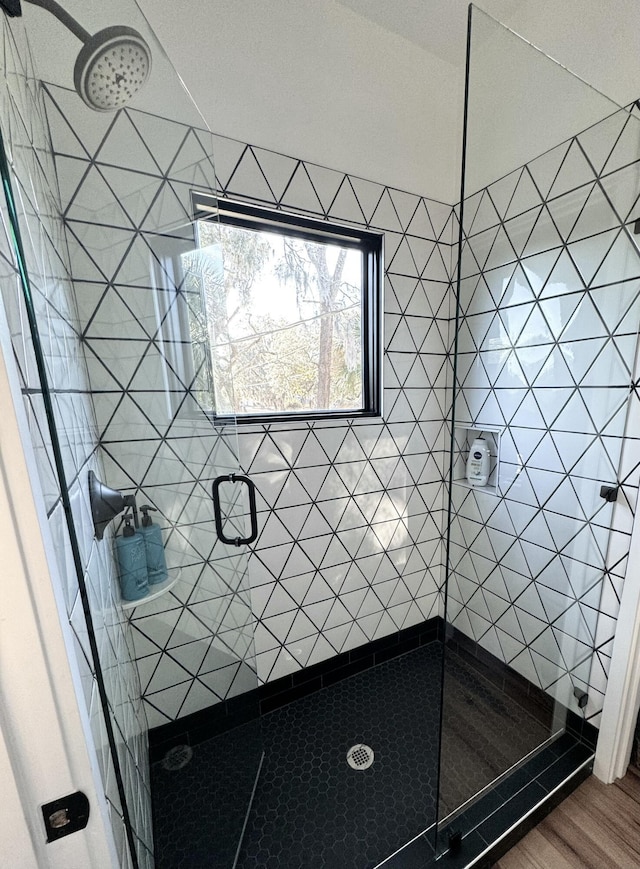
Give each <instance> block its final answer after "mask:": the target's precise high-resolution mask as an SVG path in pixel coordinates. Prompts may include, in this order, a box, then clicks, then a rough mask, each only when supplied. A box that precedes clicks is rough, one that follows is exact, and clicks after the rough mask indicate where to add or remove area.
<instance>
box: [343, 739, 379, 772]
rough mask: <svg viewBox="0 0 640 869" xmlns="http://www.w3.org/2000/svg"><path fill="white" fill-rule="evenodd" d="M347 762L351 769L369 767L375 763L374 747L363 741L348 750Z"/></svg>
mask: <svg viewBox="0 0 640 869" xmlns="http://www.w3.org/2000/svg"><path fill="white" fill-rule="evenodd" d="M347 763H348V764H349V766H350V767H351V769H369V767H370V766H371V764H372V763H373V749H372V748H369V746H368V745H363V744H362V743H360V744H358V745H354V746H352V747H351V748H350V749H349V751H348V752H347Z"/></svg>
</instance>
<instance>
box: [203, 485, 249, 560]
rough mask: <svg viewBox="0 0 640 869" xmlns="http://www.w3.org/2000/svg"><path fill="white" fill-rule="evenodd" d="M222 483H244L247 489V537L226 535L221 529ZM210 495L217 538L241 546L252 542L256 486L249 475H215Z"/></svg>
mask: <svg viewBox="0 0 640 869" xmlns="http://www.w3.org/2000/svg"><path fill="white" fill-rule="evenodd" d="M222 483H244V484H245V485H246V487H247V489H248V490H249V518H250V520H251V533H250V534H249V536H248V537H226V536H225V534H224V531H223V530H222V510H221V509H220V491H219V490H220V486H221V484H222ZM211 497H212V498H213V518H214V519H215V523H216V534H217V535H218V539H219V540H221V541H222V542H223V543H228V544H229V545H231V546H243V545H245V544H247V543H253V541H254V540H255V539H256V537H257V536H258V511H257V508H256V487H255V485H254V483H253V481H252V480H250V479H249V477H244V476H242V475H241V474H224V475H223V476H222V477H216V478H215V480H214V481H213V486H212V488H211Z"/></svg>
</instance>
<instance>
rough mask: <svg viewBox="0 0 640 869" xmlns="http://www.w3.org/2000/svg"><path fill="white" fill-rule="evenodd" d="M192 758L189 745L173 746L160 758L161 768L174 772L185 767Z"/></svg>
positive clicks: (191, 750)
mask: <svg viewBox="0 0 640 869" xmlns="http://www.w3.org/2000/svg"><path fill="white" fill-rule="evenodd" d="M192 757H193V749H192V748H191V746H189V745H174V746H173V748H170V749H169V751H168V752H167V753H166V754H165V756H164V757H163V758H162V768H163V769H166V770H168V771H169V772H176V771H177V770H179V769H182V767H183V766H186V765H187V764H188V763H189V761H190V760H191V758H192Z"/></svg>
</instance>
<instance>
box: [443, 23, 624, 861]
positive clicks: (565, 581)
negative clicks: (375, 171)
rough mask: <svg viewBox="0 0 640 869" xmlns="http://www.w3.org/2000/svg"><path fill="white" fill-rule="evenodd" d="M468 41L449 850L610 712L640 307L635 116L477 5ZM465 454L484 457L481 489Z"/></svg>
mask: <svg viewBox="0 0 640 869" xmlns="http://www.w3.org/2000/svg"><path fill="white" fill-rule="evenodd" d="M469 40H470V42H469V55H468V68H467V98H466V117H465V149H464V160H463V169H464V171H463V175H464V177H463V196H462V202H463V205H462V208H461V219H462V231H461V236H460V238H461V248H460V251H459V254H460V256H459V283H458V298H457V311H456V320H455V350H456V354H455V374H454V402H453V419H452V458H451V481H450V512H449V523H448V535H447V573H448V584H447V606H446V653H445V662H444V701H443V722H442V752H441V765H440V793H439V801H440V806H439V817H440V842H439V850H440V851H445V850H447V849H448V848H449V847H452V848H453V849H455V848H456V847H459V842H458V841H457V839H456V837H455V836H453V837H452V838H451V839H450V838H449V837H450V835H451V834H452V833H455V832H457V833H461V834H462V836H463V845H462V847H463V848H464V847H471V846H472V845H471V843H472V842H474V841H475V842H476V844H479V847H482V843H483V842H484V843H485V845H486V844H487V843H488V842H489V841H490V840H491V836H492V835H493V833H494V832H495V829H496V823H497V822H496V817H497V816H496V815H493V814H492V813H494V812H496V810H497V809H498V808H500V812H501V813H502V815H504V817H505V818H507V815H508V813H509V811H510V808H509V807H510V806H514V805H515V803H513V804H512V803H510V802H509V800H510V797H511V796H514V795H516V794H517V793H518V791H521V789H522V788H525V789H526V790H525V791H521V793H520V795H519V797H518V799H520V801H521V802H522V801H524V802H522V805H523V812H524V811H526V810H528V808H531V807H533V805H535V804H536V803H537V802H539V801H540V800H541V799H542V798H543V797H544V796H545V787H544V782H543V779H542V778H537V776H538V775H539V774H540V773H541V771H542V770H544V769H545V768H546V766H545V765H548V764H549V760H548V757H552V759H553V760H555V759H557V758H558V757H559V756H560V755H561V753H562V752H563V751H564V750H565V747H566V745H568V743H567V742H566V739H568V736H567V737H566V739H565V741H563V739H561V737H562V736H563V734H564V733H565V731H568V732H569V733H574V734H576V735H577V739H578V741H580V739H581V738H582V737H583V736H584V735H585V734H586V733H587V732H588V728H587V727H585V726H584V724H583V722H585V721H586V722H589V721H590V720H594V721H596V722H597V716H598V713H599V712H600V710H601V708H602V692H603V685H602V682H601V680H598V679H597V674H596V676H594V675H593V667H594V651H595V649H596V646H597V645H598V643H599V642H601V636H600V635H599V634H598V619H599V617H600V615H601V609H602V605H601V597H602V589H603V581H604V579H603V577H604V573H605V567H606V558H607V546H608V540H609V533H610V528H611V524H612V518H613V514H614V506H615V505H614V501H613V499H614V498H615V495H616V493H618V467H619V464H620V452H621V446H622V442H623V436H624V433H625V420H626V411H627V399H628V395H629V389H630V385H631V383H632V380H633V376H634V375H633V368H634V359H635V352H636V344H637V336H636V332H637V324H638V306H639V301H638V293H639V290H640V280H639V279H640V258H639V256H638V250H637V247H636V244H635V240H634V239H635V236H634V234H633V223H634V221H635V219H636V218H637V217H638V216H640V211H639V209H638V208H637V206H636V205H635V203H636V200H637V198H638V195H639V193H640V185H639V180H640V172H639V171H638V163H637V162H636V161H637V160H638V157H640V150H639V144H640V129H639V127H638V121H639V118H638V116H637V115H636V110H635V109H632V110H626V109H621V108H619V107H618V106H616V105H615V104H614V103H612V102H611V101H610V100H608V99H607V98H606V97H604V96H603V95H602V94H600V93H598V92H597V91H595V90H593V89H592V88H590V87H589V86H588V85H587V84H586V83H585V82H583V81H582V80H580V79H578V78H576V77H575V76H573V75H572V74H571V73H569V72H568V71H567V70H566V69H564V68H563V67H561V66H560V65H558V64H557V63H555V62H554V61H553V60H551V59H550V58H548V57H547V56H545V55H544V54H543V53H541V52H540V51H539V50H537V49H536V48H535V47H533V46H532V45H531V44H530V43H528V42H526V41H525V40H523V39H521V38H520V37H519V36H517V35H516V34H514V33H513V32H511V31H509V30H508V29H507V28H505V27H503V26H502V25H500V24H499V23H498V22H496V21H494V20H493V19H491V18H490V17H489V16H487V15H485V14H484V13H482V12H480V11H479V10H478V9H476V8H475V7H471V10H470V24H469ZM476 438H482V439H483V440H484V442H485V444H487V445H488V446H489V449H490V453H491V464H490V474H489V479H488V481H487V483H486V485H484V486H478V487H474V486H473V485H471V484H470V483H469V481H468V479H467V471H466V462H467V458H468V456H469V453H470V451H473V449H472V444H473V441H474V440H475V439H476ZM620 498H622V495H621V494H620ZM617 509H623V508H621V507H620V506H618V508H617ZM585 751H586V754H585V757H587V758H588V754H589V749H585ZM545 752H547V753H546V754H545ZM549 752H550V754H549ZM587 762H588V761H587ZM516 772H517V775H516ZM525 797H526V799H525ZM527 801H528V802H527ZM524 803H527V805H526V806H525V805H524ZM529 803H530V804H531V805H529ZM513 811H516V809H515V808H514V809H513ZM521 813H522V812H521ZM502 815H500V816H502ZM508 820H509V819H508ZM515 820H517V818H515V817H514V818H513V819H511V820H510V822H509V823H508V824H507V826H510V823H511V821H515Z"/></svg>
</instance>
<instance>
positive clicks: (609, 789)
mask: <svg viewBox="0 0 640 869" xmlns="http://www.w3.org/2000/svg"><path fill="white" fill-rule="evenodd" d="M638 867H640V770H637V769H635V768H634V767H630V769H629V772H627V775H626V776H625V777H624V778H623V779H620V780H619V781H618V782H616V783H615V784H612V785H604V784H602V782H600V781H598V779H596V778H594V777H593V776H592V777H591V778H589V779H587V780H586V781H585V782H583V783H582V784H581V785H580V787H579V788H577V789H576V790H575V791H574V792H573V793H572V794H571V796H570V797H567V799H566V800H565V801H564V802H563V803H561V804H560V805H559V806H558V807H557V808H556V809H554V811H553V812H551V814H549V815H548V816H547V817H546V818H545V819H544V820H543V821H542V822H541V823H540V824H538V826H537V827H535V828H534V829H533V830H531V832H530V833H528V834H527V835H526V836H525V837H524V839H522V840H521V841H520V842H518V844H517V845H516V846H515V847H514V848H512V849H511V851H509V852H508V853H507V854H505V856H504V857H503V858H502V859H501V860H499V861H498V862H497V863H496V864H495V869H638Z"/></svg>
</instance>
